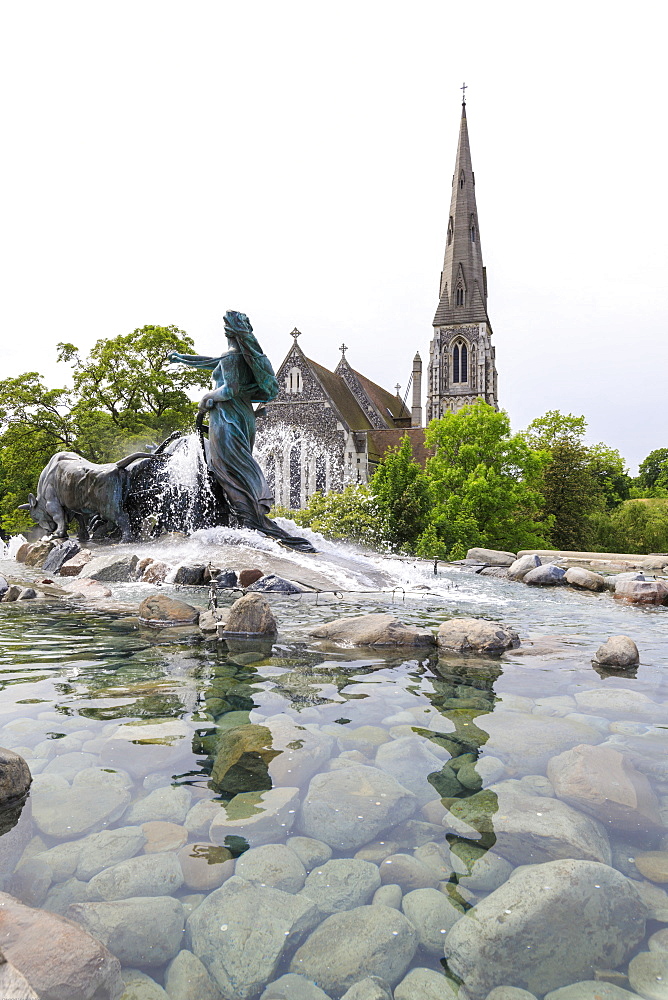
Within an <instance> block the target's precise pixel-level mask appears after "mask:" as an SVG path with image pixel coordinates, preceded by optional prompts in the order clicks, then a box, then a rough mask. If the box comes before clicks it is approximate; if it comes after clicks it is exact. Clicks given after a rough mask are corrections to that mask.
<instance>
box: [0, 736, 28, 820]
mask: <svg viewBox="0 0 668 1000" xmlns="http://www.w3.org/2000/svg"><path fill="white" fill-rule="evenodd" d="M31 781H32V777H31V775H30V768H29V767H28V765H27V764H26V762H25V760H24V759H23V757H21V756H20V755H19V754H17V753H14V751H13V750H6V749H5V748H4V747H0V806H4V805H5V804H6V803H8V802H11V801H12V800H13V799H20V798H22V797H23V796H24V795H25V794H26V792H27V791H28V789H29V788H30V783H31Z"/></svg>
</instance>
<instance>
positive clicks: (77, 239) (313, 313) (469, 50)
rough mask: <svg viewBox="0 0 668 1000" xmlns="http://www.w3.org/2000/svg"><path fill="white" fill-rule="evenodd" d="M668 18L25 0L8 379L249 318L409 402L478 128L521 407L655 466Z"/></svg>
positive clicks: (210, 342)
mask: <svg viewBox="0 0 668 1000" xmlns="http://www.w3.org/2000/svg"><path fill="white" fill-rule="evenodd" d="M665 33H666V14H665V8H664V7H663V6H662V5H660V4H659V3H649V2H645V0H640V2H636V3H634V4H633V5H628V4H626V5H623V6H622V5H614V4H610V3H602V2H600V3H599V2H587V0H585V2H579V3H573V2H569V0H566V2H561V3H559V4H558V5H557V4H539V3H535V0H532V2H530V3H523V2H508V0H506V2H503V3H499V2H480V0H478V2H473V3H454V2H450V0H441V2H432V0H412V2H411V3H410V4H409V3H404V4H398V5H394V6H393V5H390V4H388V3H387V2H382V3H381V2H377V0H356V2H349V0H339V2H338V3H336V4H327V5H326V4H324V3H322V2H317V0H309V2H302V0H279V2H276V0H273V2H267V0H254V2H252V3H241V2H239V0H234V2H231V0H217V2H210V0H197V3H184V2H181V3H174V2H170V0H159V2H154V0H132V2H126V0H115V2H114V3H109V2H106V3H105V2H103V0H100V2H97V3H91V2H90V0H85V2H74V0H70V2H68V0H60V2H59V3H57V4H54V3H52V2H50V0H49V2H45V0H33V2H32V3H30V4H26V3H24V4H20V3H13V4H12V3H5V5H4V7H3V27H2V34H1V36H0V82H1V85H2V93H3V98H4V99H3V102H2V109H1V110H0V121H1V127H2V136H3V148H4V152H3V155H2V159H1V160H0V180H1V190H2V216H1V231H2V236H1V237H0V254H1V259H0V267H1V273H2V286H3V288H2V295H1V296H0V317H1V324H2V327H1V328H2V346H1V348H0V375H1V376H2V377H5V376H9V375H14V374H19V373H20V372H23V371H27V370H39V371H41V372H43V374H44V375H45V376H46V377H47V378H48V380H49V381H50V382H51V383H52V384H59V383H63V382H65V381H66V377H67V373H68V372H69V369H67V368H66V367H64V366H60V365H57V364H56V363H55V345H56V343H57V342H58V341H59V340H67V341H71V342H73V343H75V344H76V345H77V346H79V347H81V348H84V349H85V348H88V347H90V346H91V345H92V343H93V342H94V341H95V340H96V339H97V338H98V337H110V336H115V335H117V334H119V333H128V332H130V331H131V330H133V329H134V328H135V327H139V326H143V325H144V324H146V323H155V324H161V325H168V324H172V323H173V324H176V325H177V326H180V327H181V328H183V329H185V330H186V331H187V332H188V333H189V334H191V335H192V336H193V337H194V338H195V341H196V344H197V349H198V350H199V351H201V352H202V353H207V354H208V353H218V351H220V350H222V349H223V336H222V316H223V313H224V311H225V310H226V309H228V308H232V309H239V310H241V311H244V312H247V313H248V314H249V316H250V318H251V321H252V322H253V325H254V327H255V331H256V333H257V335H258V337H259V339H260V342H261V343H262V345H263V347H264V348H265V350H266V352H267V353H268V354H269V356H270V357H271V359H272V361H273V362H274V364H275V365H276V366H278V364H279V363H280V362H281V360H282V358H283V356H284V355H285V353H286V352H287V350H288V347H289V346H290V344H291V343H292V341H291V340H290V338H289V336H288V334H289V332H290V330H292V328H293V327H294V326H298V327H299V329H300V330H302V332H303V336H302V339H301V340H300V345H301V346H302V347H303V349H304V350H305V351H306V353H307V354H309V355H310V356H311V357H313V358H314V359H315V360H317V361H319V362H320V363H321V364H324V365H326V366H328V367H334V365H335V364H336V362H337V360H338V358H339V356H340V355H339V352H338V347H339V345H340V344H341V343H342V341H344V340H345V342H346V344H348V346H349V348H350V350H349V352H348V358H349V360H350V362H351V364H353V366H354V367H356V368H359V369H360V370H361V371H363V372H364V373H365V374H366V375H368V376H369V377H370V378H373V379H374V380H375V381H378V382H380V383H381V384H383V385H385V386H386V387H388V388H390V387H393V386H394V385H395V383H396V382H400V383H402V385H404V386H405V384H406V381H407V378H408V373H409V371H410V364H411V359H412V357H413V354H414V353H415V350H416V349H418V350H419V351H420V353H421V354H422V358H423V360H424V361H425V362H426V360H427V358H428V356H429V341H430V337H431V321H432V319H433V315H434V312H435V309H436V305H437V297H438V279H439V274H440V269H441V263H442V255H443V249H444V241H445V233H446V224H447V216H448V208H449V201H450V186H451V180H452V169H453V164H454V157H455V149H456V141H457V130H458V121H459V114H460V98H461V94H460V91H459V89H458V88H459V87H460V86H461V83H462V81H463V80H466V83H467V84H468V85H469V90H468V94H467V96H468V119H469V132H470V137H471V149H472V155H473V166H474V170H475V173H476V192H477V197H478V211H479V219H480V231H481V232H480V235H481V241H482V249H483V256H484V259H485V263H486V266H487V274H488V286H489V311H490V318H491V321H492V325H493V328H494V343H495V344H496V352H497V365H498V370H499V398H500V403H501V405H502V406H503V407H504V408H505V409H507V410H508V412H509V413H510V417H511V420H512V423H513V427H514V428H515V429H518V430H519V429H521V428H522V427H524V426H526V424H527V423H528V422H529V421H530V420H531V419H533V417H536V416H540V415H541V414H542V413H544V412H545V411H546V410H548V409H555V408H557V409H561V410H563V411H565V412H573V413H576V414H580V413H584V414H585V415H586V417H587V419H588V421H589V427H590V431H589V439H590V440H592V441H596V440H604V441H605V442H606V443H607V444H609V445H611V446H613V447H617V448H619V449H620V451H621V452H622V454H623V455H624V456H625V457H626V458H627V460H628V461H629V464H630V465H631V466H632V467H633V466H635V464H636V463H637V462H638V461H639V460H641V459H642V458H643V457H644V456H645V455H646V454H647V453H648V452H649V451H650V450H652V449H653V448H658V447H663V446H668V431H666V419H665V407H666V400H665V386H666V381H665V373H666V361H667V360H668V359H667V353H668V348H667V346H666V312H667V308H666V298H665V293H664V284H665V274H666V271H667V266H666V265H667V261H666V256H667V254H666V231H667V225H666V222H667V220H666V184H665V172H666V155H665V153H666V139H665V132H666V127H665V121H666V87H665V73H664V61H665V53H664V46H665Z"/></svg>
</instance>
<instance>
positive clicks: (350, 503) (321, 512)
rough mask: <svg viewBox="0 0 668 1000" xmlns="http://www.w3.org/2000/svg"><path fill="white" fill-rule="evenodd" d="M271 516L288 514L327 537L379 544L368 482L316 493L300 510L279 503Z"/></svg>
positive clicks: (376, 508) (299, 522) (374, 508)
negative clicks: (366, 484) (339, 489)
mask: <svg viewBox="0 0 668 1000" xmlns="http://www.w3.org/2000/svg"><path fill="white" fill-rule="evenodd" d="M271 516H272V517H289V518H290V519H291V520H293V521H294V522H295V523H296V524H298V525H299V526H300V527H302V528H312V529H313V531H319V532H320V533H321V534H323V535H325V536H326V537H327V538H344V539H348V540H349V541H353V542H360V543H361V544H362V545H377V544H378V543H379V541H380V538H379V534H378V524H379V512H378V505H377V503H376V500H375V498H374V497H373V496H372V495H371V493H370V491H369V488H368V487H367V486H346V487H345V489H343V490H341V492H340V493H339V492H334V491H332V492H331V493H318V492H316V493H313V494H312V495H311V496H310V497H309V500H308V503H307V504H306V506H305V507H303V508H302V509H301V510H290V509H289V508H287V507H280V506H276V507H274V508H273V509H272V511H271Z"/></svg>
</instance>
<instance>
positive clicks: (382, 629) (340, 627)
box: [309, 613, 436, 646]
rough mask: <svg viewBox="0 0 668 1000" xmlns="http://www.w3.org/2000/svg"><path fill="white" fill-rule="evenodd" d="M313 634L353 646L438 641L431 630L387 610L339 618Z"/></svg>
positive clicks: (433, 642) (318, 628) (412, 644)
mask: <svg viewBox="0 0 668 1000" xmlns="http://www.w3.org/2000/svg"><path fill="white" fill-rule="evenodd" d="M309 634H310V635H312V636H313V637H314V638H316V639H328V640H329V641H330V642H339V643H346V644H348V645H352V646H433V645H435V642H436V640H435V639H434V635H433V633H432V632H431V631H430V630H429V629H425V628H417V627H416V626H414V625H404V624H402V622H400V621H399V619H398V618H396V617H395V616H394V615H390V614H383V613H379V614H368V615H359V616H356V617H354V618H337V619H335V620H334V621H332V622H327V623H326V624H325V625H318V626H317V627H316V628H314V629H311V631H310V633H309Z"/></svg>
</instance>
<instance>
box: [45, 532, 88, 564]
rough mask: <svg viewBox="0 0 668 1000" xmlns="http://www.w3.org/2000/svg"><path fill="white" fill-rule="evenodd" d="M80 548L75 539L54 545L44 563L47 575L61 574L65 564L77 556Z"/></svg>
mask: <svg viewBox="0 0 668 1000" xmlns="http://www.w3.org/2000/svg"><path fill="white" fill-rule="evenodd" d="M80 548H81V546H80V545H79V543H78V542H75V541H74V539H73V538H68V539H67V540H66V541H64V542H60V543H59V544H58V545H54V547H53V548H52V549H51V551H50V552H49V554H48V556H47V557H46V559H45V560H44V562H43V563H42V569H43V570H44V572H45V573H60V570H61V567H62V565H63V563H65V562H67V560H68V559H71V558H72V557H73V556H75V555H76V554H77V552H79V550H80Z"/></svg>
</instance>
